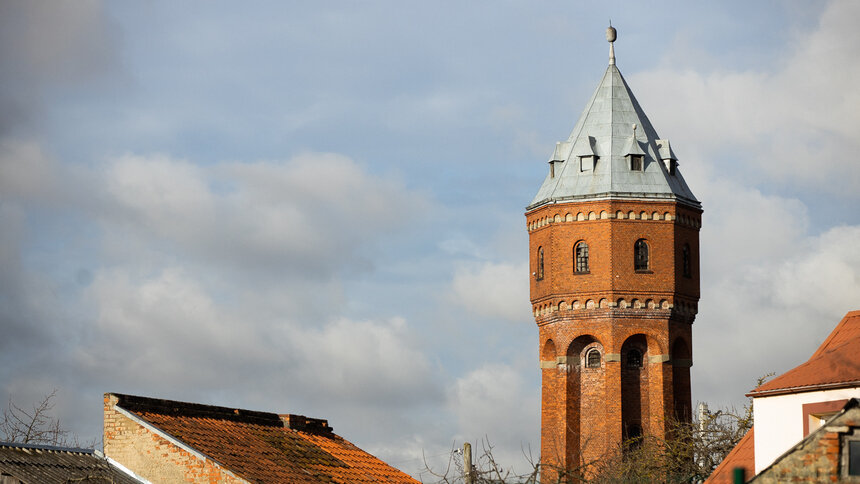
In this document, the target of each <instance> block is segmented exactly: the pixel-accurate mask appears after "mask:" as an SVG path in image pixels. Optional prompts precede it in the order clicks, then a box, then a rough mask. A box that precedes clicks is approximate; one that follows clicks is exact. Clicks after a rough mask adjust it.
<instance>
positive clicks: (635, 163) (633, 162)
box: [630, 155, 644, 171]
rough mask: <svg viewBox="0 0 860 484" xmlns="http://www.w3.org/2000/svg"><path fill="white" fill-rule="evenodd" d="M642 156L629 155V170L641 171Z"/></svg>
mask: <svg viewBox="0 0 860 484" xmlns="http://www.w3.org/2000/svg"><path fill="white" fill-rule="evenodd" d="M643 158H644V157H643V156H642V155H630V169H631V170H633V171H642V159H643Z"/></svg>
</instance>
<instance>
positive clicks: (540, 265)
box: [535, 247, 543, 280]
mask: <svg viewBox="0 0 860 484" xmlns="http://www.w3.org/2000/svg"><path fill="white" fill-rule="evenodd" d="M535 279H537V280H541V279H543V247H538V253H537V271H535Z"/></svg>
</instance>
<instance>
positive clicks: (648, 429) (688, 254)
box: [526, 27, 702, 482]
mask: <svg viewBox="0 0 860 484" xmlns="http://www.w3.org/2000/svg"><path fill="white" fill-rule="evenodd" d="M615 36H616V34H615V29H613V28H612V27H610V28H609V29H608V30H607V40H609V41H610V58H609V67H608V68H607V69H606V72H605V73H604V75H603V79H602V80H601V81H600V85H599V86H598V87H597V90H596V91H595V92H594V95H593V96H592V97H591V99H590V100H589V101H588V104H587V105H586V107H585V110H584V111H583V113H582V115H581V116H580V118H579V121H577V123H576V126H575V127H574V128H573V132H572V133H571V134H570V137H569V138H568V139H567V140H566V141H561V142H558V143H556V146H555V149H554V150H553V153H552V156H551V157H550V159H549V173H548V174H547V176H546V179H545V180H544V182H543V184H542V185H541V187H540V189H539V190H538V193H537V195H536V196H535V198H534V200H532V202H531V204H529V206H528V207H527V209H526V225H527V227H528V232H529V251H530V257H529V259H530V272H531V284H530V286H531V302H532V308H533V310H534V316H535V321H536V322H537V325H538V329H539V335H540V348H539V349H540V367H541V373H542V404H541V459H542V468H543V480H544V482H554V481H555V479H554V477H550V476H554V475H555V473H556V472H558V471H564V470H568V471H574V472H579V471H580V470H581V469H582V466H583V465H584V463H587V462H592V461H594V460H595V459H600V458H601V457H602V456H604V455H606V454H607V453H609V452H613V451H616V450H618V449H620V448H621V444H622V442H624V441H627V440H628V439H631V438H635V437H638V436H640V435H653V436H656V437H659V438H663V437H666V428H667V427H666V423H667V421H669V420H670V419H673V418H674V419H681V420H689V419H690V407H691V402H690V367H691V366H692V351H691V349H692V339H691V338H692V331H691V328H692V323H693V320H694V319H695V315H696V312H697V305H698V300H699V228H700V226H701V215H702V208H701V204H700V203H699V201H698V200H696V197H695V196H694V195H693V193H692V192H691V191H690V189H689V187H688V186H687V184H686V182H685V181H684V177H683V176H682V175H681V171H680V169H679V168H678V161H677V158H676V156H675V154H674V152H673V151H672V148H671V147H670V145H669V141H668V140H667V139H663V138H660V137H659V136H658V135H657V132H656V131H655V130H654V127H653V126H652V125H651V123H650V121H649V120H648V117H647V116H646V115H645V113H644V111H643V110H642V108H641V107H640V106H639V103H638V102H637V101H636V98H635V97H634V96H633V93H632V92H631V90H630V87H629V86H628V85H627V83H626V81H625V80H624V78H623V77H622V76H621V72H619V70H618V68H617V67H616V66H615V55H614V44H613V42H614V40H615ZM548 478H549V479H548Z"/></svg>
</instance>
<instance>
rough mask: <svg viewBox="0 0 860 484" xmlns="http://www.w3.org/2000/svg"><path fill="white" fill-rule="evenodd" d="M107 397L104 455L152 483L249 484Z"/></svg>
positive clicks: (105, 401)
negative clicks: (181, 445) (143, 423)
mask: <svg viewBox="0 0 860 484" xmlns="http://www.w3.org/2000/svg"><path fill="white" fill-rule="evenodd" d="M117 401H118V399H117V397H116V396H114V395H111V394H105V399H104V405H105V408H104V453H105V455H106V456H108V457H110V458H111V459H113V460H115V461H116V462H119V463H121V464H122V465H123V466H125V467H126V468H128V469H129V470H131V471H132V472H134V473H135V474H137V475H139V476H141V477H143V478H145V479H147V480H149V481H151V482H190V483H216V482H217V483H246V482H248V481H246V480H244V479H240V478H238V477H236V476H235V475H233V474H232V473H230V472H229V471H227V470H225V469H223V468H221V467H220V466H219V465H218V464H217V463H215V462H214V461H212V460H210V459H204V458H202V457H201V456H200V455H199V454H196V453H192V452H189V451H188V450H187V449H184V448H183V447H180V446H178V445H176V444H175V443H173V442H171V441H170V440H168V439H166V438H164V437H163V436H162V435H160V434H159V433H157V432H154V431H152V430H151V429H149V428H147V427H146V426H144V425H141V424H140V423H139V422H138V421H136V420H134V419H132V418H130V417H129V416H127V415H126V414H125V413H123V412H121V411H120V410H118V409H117V407H116V404H117Z"/></svg>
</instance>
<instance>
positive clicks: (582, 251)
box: [573, 242, 588, 273]
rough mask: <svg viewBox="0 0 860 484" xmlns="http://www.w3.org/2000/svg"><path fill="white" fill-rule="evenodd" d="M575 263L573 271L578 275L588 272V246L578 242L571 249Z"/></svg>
mask: <svg viewBox="0 0 860 484" xmlns="http://www.w3.org/2000/svg"><path fill="white" fill-rule="evenodd" d="M573 252H574V257H575V259H576V260H575V262H574V271H575V272H578V273H582V272H588V244H586V243H585V242H579V243H578V244H576V246H575V247H574V249H573Z"/></svg>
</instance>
